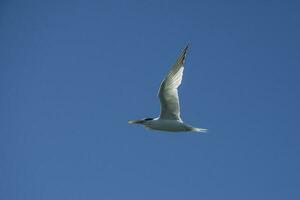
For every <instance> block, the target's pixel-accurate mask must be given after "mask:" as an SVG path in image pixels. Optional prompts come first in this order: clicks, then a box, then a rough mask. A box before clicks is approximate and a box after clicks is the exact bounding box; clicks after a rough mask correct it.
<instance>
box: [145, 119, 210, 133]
mask: <svg viewBox="0 0 300 200" xmlns="http://www.w3.org/2000/svg"><path fill="white" fill-rule="evenodd" d="M143 124H144V125H145V126H146V127H147V128H149V129H153V130H161V131H171V132H183V131H195V132H206V129H201V128H194V127H192V126H190V125H187V124H184V123H183V122H182V121H179V120H168V119H160V118H158V119H154V120H149V121H146V122H145V123H143Z"/></svg>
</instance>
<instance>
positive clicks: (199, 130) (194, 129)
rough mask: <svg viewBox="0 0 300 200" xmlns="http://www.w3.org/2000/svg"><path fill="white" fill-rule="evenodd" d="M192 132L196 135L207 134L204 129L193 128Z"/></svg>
mask: <svg viewBox="0 0 300 200" xmlns="http://www.w3.org/2000/svg"><path fill="white" fill-rule="evenodd" d="M192 131H194V132H198V133H207V129H205V128H193V129H192Z"/></svg>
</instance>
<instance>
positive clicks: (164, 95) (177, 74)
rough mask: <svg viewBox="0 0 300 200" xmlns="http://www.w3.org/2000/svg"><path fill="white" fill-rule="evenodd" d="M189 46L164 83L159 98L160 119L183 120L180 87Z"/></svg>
mask: <svg viewBox="0 0 300 200" xmlns="http://www.w3.org/2000/svg"><path fill="white" fill-rule="evenodd" d="M187 49H188V45H187V46H186V47H185V48H184V49H183V51H182V52H181V54H180V55H179V57H178V59H177V61H176V63H175V64H174V65H173V66H172V68H171V70H170V71H169V73H168V75H167V76H166V77H165V79H164V80H163V81H162V83H161V85H160V88H159V91H158V97H159V100H160V118H162V119H174V120H181V118H180V105H179V97H178V89H177V88H178V87H179V86H180V84H181V81H182V75H183V69H184V66H183V64H184V60H185V57H186V52H187Z"/></svg>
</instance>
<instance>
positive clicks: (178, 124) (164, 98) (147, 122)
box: [128, 45, 207, 132]
mask: <svg viewBox="0 0 300 200" xmlns="http://www.w3.org/2000/svg"><path fill="white" fill-rule="evenodd" d="M187 49H188V45H187V46H186V47H185V48H184V49H183V51H182V52H181V54H180V55H179V57H178V59H177V61H176V63H175V64H174V65H173V66H172V68H171V70H170V71H169V73H168V74H167V76H166V77H165V78H164V80H163V81H162V83H161V84H160V88H159V90H158V97H159V100H160V115H159V117H157V118H145V119H141V120H130V121H129V122H128V123H130V124H142V125H144V126H145V127H147V128H149V129H152V130H160V131H171V132H183V131H193V132H206V131H207V129H204V128H195V127H192V126H190V125H188V124H185V123H184V122H183V121H182V120H181V117H180V106H179V98H178V87H179V86H180V84H181V81H182V75H183V69H184V66H183V65H184V61H185V57H186V53H187Z"/></svg>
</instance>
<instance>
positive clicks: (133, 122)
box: [128, 120, 144, 124]
mask: <svg viewBox="0 0 300 200" xmlns="http://www.w3.org/2000/svg"><path fill="white" fill-rule="evenodd" d="M143 121H144V120H129V121H128V123H129V124H142V123H143Z"/></svg>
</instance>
